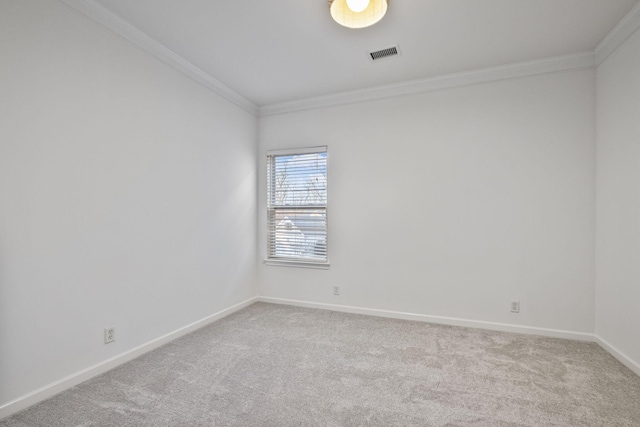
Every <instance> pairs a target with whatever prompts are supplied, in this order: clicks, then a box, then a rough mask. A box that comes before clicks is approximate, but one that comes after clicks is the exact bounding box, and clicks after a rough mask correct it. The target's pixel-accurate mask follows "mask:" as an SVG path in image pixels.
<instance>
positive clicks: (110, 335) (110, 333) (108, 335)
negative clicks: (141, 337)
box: [104, 328, 116, 344]
mask: <svg viewBox="0 0 640 427" xmlns="http://www.w3.org/2000/svg"><path fill="white" fill-rule="evenodd" d="M115 340H116V328H107V329H105V330H104V343H105V344H109V343H110V342H114V341H115Z"/></svg>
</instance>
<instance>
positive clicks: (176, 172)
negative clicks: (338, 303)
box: [0, 0, 257, 407]
mask: <svg viewBox="0 0 640 427" xmlns="http://www.w3.org/2000/svg"><path fill="white" fill-rule="evenodd" d="M0 52H2V53H1V54H0V407H1V406H2V405H3V404H6V403H7V402H8V401H10V400H12V399H15V398H18V397H19V396H21V395H23V394H25V393H28V392H31V391H33V390H35V389H37V388H38V387H41V386H45V385H47V384H49V383H51V382H53V381H56V380H59V379H61V378H63V377H65V376H66V375H71V374H74V373H75V372H77V371H78V370H80V369H84V368H87V367H89V366H91V365H93V364H96V363H99V362H101V361H104V360H106V359H108V358H110V357H113V356H115V355H119V354H122V353H123V352H125V351H127V350H130V349H132V348H134V347H136V346H138V345H141V344H144V343H146V342H149V341H150V340H153V339H155V338H158V337H160V336H162V335H164V334H166V333H169V332H172V331H174V330H176V329H178V328H181V327H183V326H185V325H187V324H189V323H191V322H194V321H197V320H199V319H202V318H204V317H205V316H208V315H210V314H212V313H215V312H217V311H219V310H222V309H224V308H227V307H229V306H231V305H233V304H236V303H238V302H240V301H243V300H245V299H247V298H250V297H253V296H255V294H256V292H257V288H256V276H255V274H256V267H255V266H256V264H257V260H256V252H257V249H256V244H255V241H256V233H257V231H256V181H257V177H256V173H255V172H256V162H257V160H256V137H257V119H256V118H255V117H253V116H252V115H250V114H249V113H247V112H245V111H244V110H242V109H240V108H239V107H237V106H235V105H234V104H231V103H229V102H227V101H226V100H224V99H223V98H221V97H219V96H218V95H216V94H214V93H213V92H211V91H209V90H207V89H205V88H204V87H202V86H200V85H198V84H196V83H195V82H194V81H192V80H190V79H189V78H187V77H185V76H184V75H183V74H181V73H179V72H178V71H176V70H174V69H172V68H170V67H169V66H167V65H165V64H163V63H161V62H160V61H158V60H156V59H155V58H153V57H152V56H150V55H148V54H146V53H143V52H142V51H140V50H139V49H137V48H135V47H134V46H133V45H131V44H129V43H128V42H126V41H124V40H122V39H120V38H119V37H117V36H115V35H113V34H112V33H110V32H108V31H107V30H105V29H104V28H102V27H100V26H98V25H97V24H95V23H94V22H92V21H90V20H89V19H87V18H85V17H82V16H81V15H79V14H77V13H76V12H75V11H73V10H72V9H70V8H68V7H67V6H65V5H64V4H62V3H61V2H58V1H54V0H31V1H28V2H25V1H20V0H9V1H2V2H0ZM109 326H115V328H116V333H117V340H116V342H115V343H112V344H109V345H104V344H103V328H105V327H109Z"/></svg>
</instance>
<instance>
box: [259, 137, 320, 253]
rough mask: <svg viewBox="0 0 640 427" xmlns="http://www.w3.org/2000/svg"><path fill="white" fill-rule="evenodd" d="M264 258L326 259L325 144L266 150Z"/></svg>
mask: <svg viewBox="0 0 640 427" xmlns="http://www.w3.org/2000/svg"><path fill="white" fill-rule="evenodd" d="M267 174H268V177H267V182H268V184H267V191H268V194H267V227H268V230H267V245H268V247H267V254H268V255H267V257H268V259H269V260H282V261H297V262H313V263H326V262H327V147H313V148H307V149H297V150H285V151H282V150H279V151H271V152H268V153H267Z"/></svg>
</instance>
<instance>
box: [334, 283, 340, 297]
mask: <svg viewBox="0 0 640 427" xmlns="http://www.w3.org/2000/svg"><path fill="white" fill-rule="evenodd" d="M333 294H334V295H340V286H338V285H333Z"/></svg>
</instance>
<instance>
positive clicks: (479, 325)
mask: <svg viewBox="0 0 640 427" xmlns="http://www.w3.org/2000/svg"><path fill="white" fill-rule="evenodd" d="M258 300H259V301H261V302H266V303H272V304H282V305H292V306H297V307H307V308H318V309H321V310H330V311H339V312H343V313H354V314H366V315H369V316H378V317H388V318H392V319H403V320H416V321H419V322H426V323H437V324H441V325H451V326H464V327H467V328H475V329H488V330H492V331H501V332H515V333H519V334H528V335H541V336H545V337H552V338H564V339H570V340H577V341H588V342H594V341H595V337H594V335H593V334H590V333H585V332H574V331H563V330H559V329H547V328H537V327H534V326H521V325H510V324H507V323H497V322H485V321H481V320H469V319H460V318H456V317H443V316H431V315H426V314H416V313H404V312H399V311H391V310H380V309H373V308H365V307H353V306H347V305H337V304H325V303H317V302H309V301H299V300H291V299H282V298H272V297H264V296H261V297H258Z"/></svg>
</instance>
